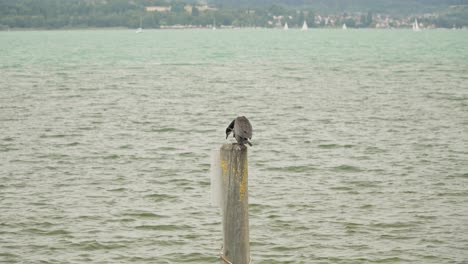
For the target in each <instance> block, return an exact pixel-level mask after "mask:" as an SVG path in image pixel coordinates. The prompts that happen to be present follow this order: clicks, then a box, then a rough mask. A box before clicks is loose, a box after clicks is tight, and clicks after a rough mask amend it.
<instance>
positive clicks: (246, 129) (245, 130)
mask: <svg viewBox="0 0 468 264" xmlns="http://www.w3.org/2000/svg"><path fill="white" fill-rule="evenodd" d="M237 121H238V122H236V124H237V123H239V130H240V131H242V137H244V138H252V125H250V122H249V120H248V119H247V118H246V117H244V116H242V117H239V118H238V120H237Z"/></svg>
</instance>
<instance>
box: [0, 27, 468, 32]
mask: <svg viewBox="0 0 468 264" xmlns="http://www.w3.org/2000/svg"><path fill="white" fill-rule="evenodd" d="M252 29H255V30H283V28H270V27H230V26H227V27H219V28H216V30H252ZM107 30H116V31H117V30H118V31H136V30H137V29H136V28H125V27H88V28H84V27H83V28H81V27H76V28H75V27H73V28H9V29H3V30H0V32H27V31H107ZM158 30H212V28H211V27H190V26H187V27H184V26H169V27H162V28H143V31H158ZM289 30H291V31H295V30H300V28H289ZM309 30H311V31H313V30H342V28H341V27H315V28H309ZM348 30H411V28H401V27H400V28H348ZM423 30H424V31H426V30H447V31H451V30H453V29H450V28H442V27H441V28H424V29H423ZM456 30H468V28H457V29H456Z"/></svg>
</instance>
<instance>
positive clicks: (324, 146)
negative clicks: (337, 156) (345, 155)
mask: <svg viewBox="0 0 468 264" xmlns="http://www.w3.org/2000/svg"><path fill="white" fill-rule="evenodd" d="M318 147H319V148H321V149H335V148H352V147H354V145H339V144H321V145H318Z"/></svg>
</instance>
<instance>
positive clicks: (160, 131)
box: [150, 127, 177, 133]
mask: <svg viewBox="0 0 468 264" xmlns="http://www.w3.org/2000/svg"><path fill="white" fill-rule="evenodd" d="M175 131H177V129H176V128H173V127H165V128H159V129H154V128H153V129H151V131H150V132H158V133H163V132H175Z"/></svg>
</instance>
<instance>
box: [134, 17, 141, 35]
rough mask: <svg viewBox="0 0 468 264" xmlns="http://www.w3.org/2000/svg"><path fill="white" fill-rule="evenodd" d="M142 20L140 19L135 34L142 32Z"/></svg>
mask: <svg viewBox="0 0 468 264" xmlns="http://www.w3.org/2000/svg"><path fill="white" fill-rule="evenodd" d="M142 24H143V19H142V18H141V17H140V27H139V28H138V29H137V30H136V32H135V33H142V32H143V25H142Z"/></svg>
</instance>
